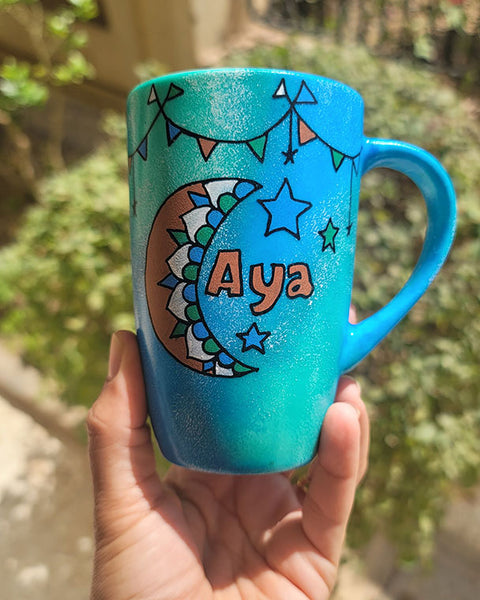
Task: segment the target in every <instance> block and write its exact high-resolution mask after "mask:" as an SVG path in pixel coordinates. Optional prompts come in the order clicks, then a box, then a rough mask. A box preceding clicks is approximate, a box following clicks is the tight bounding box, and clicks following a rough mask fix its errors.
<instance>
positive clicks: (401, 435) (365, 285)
mask: <svg viewBox="0 0 480 600" xmlns="http://www.w3.org/2000/svg"><path fill="white" fill-rule="evenodd" d="M229 64H237V65H245V64H250V65H253V66H268V67H279V68H291V69H297V70H302V71H310V72H317V73H321V74H323V75H327V76H331V77H335V78H337V79H341V80H343V81H345V82H346V83H349V84H350V85H352V86H353V87H355V88H356V89H358V90H359V91H360V92H361V93H362V94H363V96H364V98H365V100H366V106H367V111H366V127H365V129H366V131H367V133H368V135H371V136H381V137H392V138H400V139H404V140H406V141H409V142H412V143H416V144H418V145H421V146H423V147H425V148H426V149H428V150H429V151H431V152H432V153H433V154H435V155H436V156H437V157H438V158H440V160H441V161H442V162H443V164H444V165H445V166H446V167H447V169H448V170H449V172H450V173H451V175H452V177H453V179H454V183H455V186H456V189H457V192H458V197H459V221H458V233H457V239H456V243H455V246H454V250H453V252H452V254H451V256H450V259H449V261H448V263H447V265H446V266H445V267H444V269H443V271H442V272H441V274H440V276H439V277H438V279H437V280H436V282H435V284H434V285H433V287H432V288H431V289H430V290H429V291H428V293H427V294H426V296H425V297H424V298H423V299H422V301H421V302H420V303H419V304H418V305H417V306H416V307H415V309H414V310H413V311H411V313H410V315H409V317H408V318H407V319H406V320H405V321H404V322H403V323H402V324H400V325H399V326H398V327H397V328H396V329H395V331H394V332H393V333H392V334H391V335H390V336H389V338H387V340H386V341H385V342H383V343H382V344H381V345H380V347H379V348H378V349H377V350H376V351H375V352H373V353H372V355H371V356H370V357H369V358H368V359H366V360H365V361H364V362H363V363H362V365H361V366H360V367H359V368H358V369H357V371H356V374H357V375H358V376H359V377H360V378H361V380H362V384H363V388H364V396H365V399H366V401H367V404H368V406H369V408H370V412H371V415H372V421H373V423H372V424H373V427H372V450H371V457H370V460H371V466H370V470H369V474H368V477H367V479H366V481H365V482H364V484H363V485H362V487H361V488H360V490H359V494H358V497H357V504H356V513H355V515H354V517H353V519H352V523H351V528H350V541H351V543H359V542H361V541H365V540H366V539H368V536H369V535H370V534H371V533H373V532H374V531H376V530H378V529H379V528H380V529H382V530H383V531H385V533H386V534H387V535H389V537H390V538H391V539H392V540H393V541H394V543H395V545H396V547H397V548H398V550H399V552H400V553H401V556H402V557H403V558H405V559H409V558H410V559H413V558H418V557H425V556H428V553H429V551H430V549H431V543H432V539H433V534H434V532H435V529H436V527H437V523H438V520H439V517H440V515H441V513H442V510H443V508H444V506H445V504H446V502H447V501H448V499H449V497H450V495H451V493H452V491H453V490H455V489H456V487H458V486H463V485H466V484H473V483H474V482H475V481H477V480H478V475H479V471H480V436H479V435H478V434H479V426H480V410H479V407H478V392H479V383H480V374H479V369H478V356H479V355H480V352H479V350H480V348H479V346H480V341H479V340H480V319H479V318H478V316H479V310H478V309H479V297H480V289H479V287H480V286H479V278H478V273H477V265H478V262H479V258H480V241H479V239H478V238H479V236H478V234H479V231H480V204H479V203H478V197H477V194H478V190H477V188H478V182H479V181H480V144H479V138H480V129H479V127H478V125H477V124H476V123H475V121H474V120H473V119H472V112H473V110H474V107H473V106H472V104H471V103H470V102H469V101H468V99H463V98H462V97H460V96H459V95H458V93H456V92H455V91H453V90H452V89H450V87H448V86H447V85H445V84H443V83H442V82H441V81H440V80H439V79H438V78H437V77H436V76H434V75H433V74H431V73H429V72H428V71H419V70H415V69H412V68H411V67H410V66H408V65H407V64H398V63H392V62H380V61H378V60H376V59H372V58H371V57H370V56H369V55H368V54H367V52H366V51H364V50H363V49H362V48H358V47H349V48H348V47H338V46H335V45H332V44H330V43H328V42H326V41H322V42H321V43H319V42H308V44H307V42H305V41H304V40H298V41H295V40H292V41H291V43H290V44H289V46H288V47H284V48H258V49H256V50H254V51H252V52H251V53H248V54H237V55H236V56H232V57H230V59H229ZM116 127H117V130H115V131H114V130H113V129H114V128H113V127H112V123H110V129H111V132H112V139H111V141H110V143H109V144H108V145H107V146H106V147H105V148H102V149H100V150H98V151H97V152H96V153H95V154H94V155H93V156H91V157H90V158H88V159H87V160H86V161H84V162H83V163H81V164H79V165H78V166H76V167H75V168H73V169H71V170H70V171H69V172H67V173H64V174H61V175H57V176H54V177H52V178H50V179H48V180H47V181H45V183H44V184H43V185H42V188H41V200H40V203H39V205H38V206H36V207H34V208H32V209H31V210H30V211H29V213H28V215H27V217H26V219H25V222H24V225H23V228H22V230H21V231H20V234H19V237H18V240H17V242H16V243H15V244H13V245H12V246H11V247H8V248H5V249H4V250H3V251H2V252H0V310H1V311H2V313H3V320H2V322H1V325H0V331H1V333H3V334H4V335H6V334H8V335H9V336H11V337H15V338H16V339H17V340H20V342H19V343H21V344H22V346H23V348H24V350H25V356H26V358H27V359H28V360H29V361H30V362H32V363H33V364H35V365H36V366H38V367H39V368H40V369H41V370H43V371H44V372H46V373H48V374H51V375H53V376H54V377H55V378H56V380H57V381H58V383H59V386H60V388H61V390H62V392H63V396H64V398H65V399H66V400H68V401H73V402H84V403H86V404H89V403H90V402H91V400H92V399H93V398H94V397H95V394H96V392H97V390H98V388H99V387H100V385H101V382H102V380H103V377H104V375H105V370H106V355H107V344H108V336H109V334H110V333H111V331H112V330H113V329H115V328H117V327H120V326H131V325H132V317H131V288H130V267H129V264H128V258H129V250H128V249H129V240H128V215H127V212H128V196H127V185H126V180H127V176H126V169H125V164H126V159H125V150H124V139H123V137H124V131H123V128H120V129H121V131H118V124H117V125H116ZM366 204H368V207H367V206H365V205H366ZM361 205H362V209H361V211H360V218H359V227H358V229H359V240H358V261H357V271H356V283H355V295H354V301H355V303H356V305H357V307H358V309H359V313H360V316H364V315H367V314H368V313H370V312H372V311H374V310H376V309H377V308H379V307H380V306H381V305H383V304H384V303H385V302H387V301H388V300H389V299H390V298H391V297H392V296H393V295H394V293H395V292H396V291H397V290H398V289H399V287H400V285H401V284H402V283H403V281H404V280H405V279H406V278H407V277H408V275H409V273H410V271H411V269H412V265H413V263H414V261H415V258H416V256H417V254H418V250H419V247H420V245H421V237H422V230H423V227H424V217H423V213H424V209H423V202H422V201H421V200H420V199H419V194H418V192H417V191H415V189H414V188H413V186H411V185H409V184H408V181H406V180H405V178H402V177H399V176H398V177H395V176H392V175H391V174H389V175H388V176H385V174H383V173H382V171H380V170H378V171H375V172H373V173H372V174H369V175H367V176H366V177H365V180H364V185H363V189H362V197H361Z"/></svg>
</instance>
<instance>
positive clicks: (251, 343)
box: [236, 323, 270, 354]
mask: <svg viewBox="0 0 480 600" xmlns="http://www.w3.org/2000/svg"><path fill="white" fill-rule="evenodd" d="M236 335H237V337H238V338H240V339H241V340H242V341H243V348H242V352H246V351H247V350H250V349H251V348H254V349H255V350H258V352H260V353H261V354H265V348H264V346H263V342H264V341H265V340H266V339H267V338H268V337H269V335H270V331H259V330H258V327H257V324H256V323H252V324H251V325H250V328H249V329H248V331H245V332H244V333H237V334H236Z"/></svg>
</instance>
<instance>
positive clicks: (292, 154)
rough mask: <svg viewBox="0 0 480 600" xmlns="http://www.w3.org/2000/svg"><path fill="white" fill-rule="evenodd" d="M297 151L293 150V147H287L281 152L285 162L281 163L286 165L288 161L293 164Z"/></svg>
mask: <svg viewBox="0 0 480 600" xmlns="http://www.w3.org/2000/svg"><path fill="white" fill-rule="evenodd" d="M297 152H298V150H294V149H293V148H289V149H288V150H287V151H286V152H282V154H283V156H284V157H285V162H284V163H283V164H284V165H286V164H288V163H289V162H291V163H292V164H293V163H294V162H295V161H294V159H295V154H296V153H297Z"/></svg>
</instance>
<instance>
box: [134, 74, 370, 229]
mask: <svg viewBox="0 0 480 600" xmlns="http://www.w3.org/2000/svg"><path fill="white" fill-rule="evenodd" d="M183 94H184V90H183V89H182V88H180V87H179V86H177V85H175V84H174V83H171V84H170V87H169V89H168V92H167V95H166V96H165V98H164V100H163V102H161V101H160V99H159V96H158V93H157V89H156V87H155V84H152V86H151V88H150V93H149V96H148V99H147V104H149V105H150V104H156V105H157V106H158V112H157V114H156V115H155V116H154V118H153V120H152V122H151V124H150V126H149V128H148V130H147V132H146V133H145V135H144V136H143V138H142V140H141V141H140V143H139V144H138V146H137V147H136V148H135V150H134V151H133V152H132V153H131V154H130V155H129V156H128V168H129V172H131V171H133V169H134V165H133V157H134V156H135V155H138V156H140V158H141V159H142V160H143V161H146V160H147V159H148V138H149V135H150V133H151V131H152V129H153V127H154V126H155V124H156V122H157V121H158V119H159V118H160V117H163V120H164V122H165V126H166V137H167V143H168V146H169V147H170V146H172V144H174V143H175V142H176V141H177V140H178V139H179V138H180V137H181V136H182V135H185V136H188V137H190V138H193V139H195V140H196V142H197V145H198V149H199V151H200V153H201V155H202V157H203V160H204V161H205V162H207V161H208V160H209V158H210V157H211V155H212V153H213V152H214V150H215V149H216V148H217V147H218V146H219V145H220V144H235V145H237V144H244V145H245V146H246V147H247V148H248V149H249V150H250V152H251V153H252V154H253V156H254V157H255V158H256V159H257V160H258V161H259V162H260V163H263V162H264V160H265V153H266V150H267V145H268V138H269V135H270V133H271V132H272V131H273V130H274V129H276V128H277V127H279V126H280V125H281V124H282V123H283V122H284V121H285V120H287V119H288V122H289V135H288V146H287V148H286V149H285V150H284V151H282V154H283V156H284V158H285V160H284V165H287V164H288V163H292V164H293V163H294V162H295V156H296V154H297V152H298V151H299V149H300V148H301V147H302V146H305V145H306V144H309V143H311V142H314V141H316V140H317V141H319V142H321V143H322V144H323V145H325V146H327V147H328V148H329V150H330V153H331V158H332V165H333V168H334V169H335V172H337V171H338V170H339V169H340V167H341V166H342V165H343V164H344V162H345V161H346V160H347V161H350V163H351V164H350V169H351V171H350V206H349V215H348V226H347V234H348V235H350V232H351V228H352V221H351V210H352V203H351V198H352V192H353V190H352V186H353V177H354V173H355V174H358V168H359V158H360V152H358V153H357V154H355V155H349V154H345V153H344V152H341V151H340V150H338V149H337V148H334V147H333V146H331V145H330V144H329V143H328V142H327V141H326V140H324V139H323V138H322V137H321V136H320V135H319V133H318V132H316V131H315V130H314V129H313V128H312V127H311V126H310V125H309V124H308V123H307V121H306V120H305V119H304V118H303V117H302V116H301V115H300V114H299V112H298V110H297V106H299V105H305V104H310V105H311V104H318V101H317V99H316V98H315V96H314V95H313V93H312V92H311V90H310V89H309V87H308V86H307V84H306V83H305V81H304V80H302V82H301V85H300V88H299V90H298V92H297V94H296V95H295V96H294V97H293V98H292V97H291V96H290V94H289V93H288V91H287V87H286V84H285V79H284V78H282V79H281V81H280V83H279V85H278V87H277V89H276V91H275V92H274V94H273V96H272V98H273V99H274V100H280V99H284V100H286V101H287V103H288V108H287V109H286V111H285V113H284V114H283V115H282V116H281V117H280V118H279V119H278V121H276V122H275V123H274V124H273V125H271V126H270V127H269V128H268V129H266V130H265V131H264V132H263V133H261V134H260V135H256V136H255V137H253V138H248V139H241V140H228V139H217V138H212V137H207V136H204V135H201V134H199V133H197V132H194V131H191V130H190V129H187V128H185V127H183V126H181V125H179V124H178V123H175V122H174V121H173V120H172V119H171V118H170V117H169V116H168V115H167V114H166V112H165V106H166V105H167V104H168V103H169V102H171V101H172V100H175V99H176V98H178V97H180V96H182V95H183ZM295 119H296V129H297V143H298V147H294V140H293V137H294V135H293V130H294V120H295ZM132 177H134V174H133V173H132ZM132 208H133V214H134V215H136V200H135V199H134V201H133V206H132Z"/></svg>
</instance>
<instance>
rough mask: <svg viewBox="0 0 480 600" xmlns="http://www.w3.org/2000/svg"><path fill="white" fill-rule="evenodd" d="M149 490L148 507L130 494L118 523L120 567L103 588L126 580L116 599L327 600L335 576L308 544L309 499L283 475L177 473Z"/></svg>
mask: <svg viewBox="0 0 480 600" xmlns="http://www.w3.org/2000/svg"><path fill="white" fill-rule="evenodd" d="M145 482H146V485H145V486H144V485H141V486H140V488H143V490H144V496H143V498H142V497H141V496H138V492H136V491H135V490H132V491H133V494H132V496H133V497H132V502H133V503H132V504H131V505H130V504H129V503H128V502H127V503H126V504H125V508H126V510H125V514H123V515H120V514H118V513H117V514H116V521H115V522H116V524H117V527H115V529H116V530H115V532H114V535H113V536H112V537H111V538H110V539H111V540H112V542H111V545H110V547H108V552H109V554H111V555H112V556H114V557H115V558H114V559H113V561H112V562H111V563H110V564H109V565H105V567H107V573H105V572H103V573H102V578H103V579H105V577H107V579H108V571H110V570H113V572H116V573H119V572H120V573H123V574H124V576H125V578H124V579H123V578H122V580H120V581H119V584H120V585H119V588H118V589H117V591H116V592H115V594H112V597H115V598H117V599H118V600H122V599H123V598H125V599H127V598H132V599H133V598H138V599H142V600H147V599H152V600H153V599H155V600H163V599H165V600H167V599H168V600H177V599H179V600H180V599H181V600H183V599H186V598H192V599H197V600H203V599H205V600H207V599H214V598H215V599H221V600H229V599H230V598H232V599H239V598H248V599H252V600H254V599H257V598H258V599H260V598H262V599H267V598H268V599H269V600H277V599H280V598H282V599H283V598H288V599H292V600H296V599H298V600H300V599H303V600H305V599H306V598H318V599H327V598H328V596H329V588H330V587H331V586H332V585H333V581H334V577H335V572H336V566H335V564H333V563H332V562H330V561H329V560H327V559H326V558H323V557H322V556H319V555H318V551H317V550H316V548H315V546H314V545H313V544H312V542H311V541H310V540H309V538H308V536H307V535H306V533H305V531H304V528H303V524H302V511H301V501H302V496H303V492H302V491H301V490H299V489H298V488H294V487H293V486H292V485H291V484H290V481H289V479H288V478H287V477H286V476H285V475H282V474H277V475H268V476H246V477H230V476H221V475H220V476H215V475H205V474H200V473H194V474H192V473H190V472H187V471H185V470H183V469H181V468H176V467H173V468H172V469H171V471H170V472H169V476H168V478H167V481H166V482H165V484H164V485H162V484H160V482H159V481H157V483H158V484H159V485H156V484H155V485H153V486H152V485H151V484H152V481H151V480H150V481H149V480H148V478H147V479H145ZM127 507H128V508H127ZM118 526H119V527H118ZM112 533H113V532H112ZM112 545H113V546H117V548H115V547H113V548H112ZM104 549H105V550H106V547H104ZM129 572H130V573H131V575H129V574H128V573H129ZM131 584H133V585H131Z"/></svg>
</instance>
